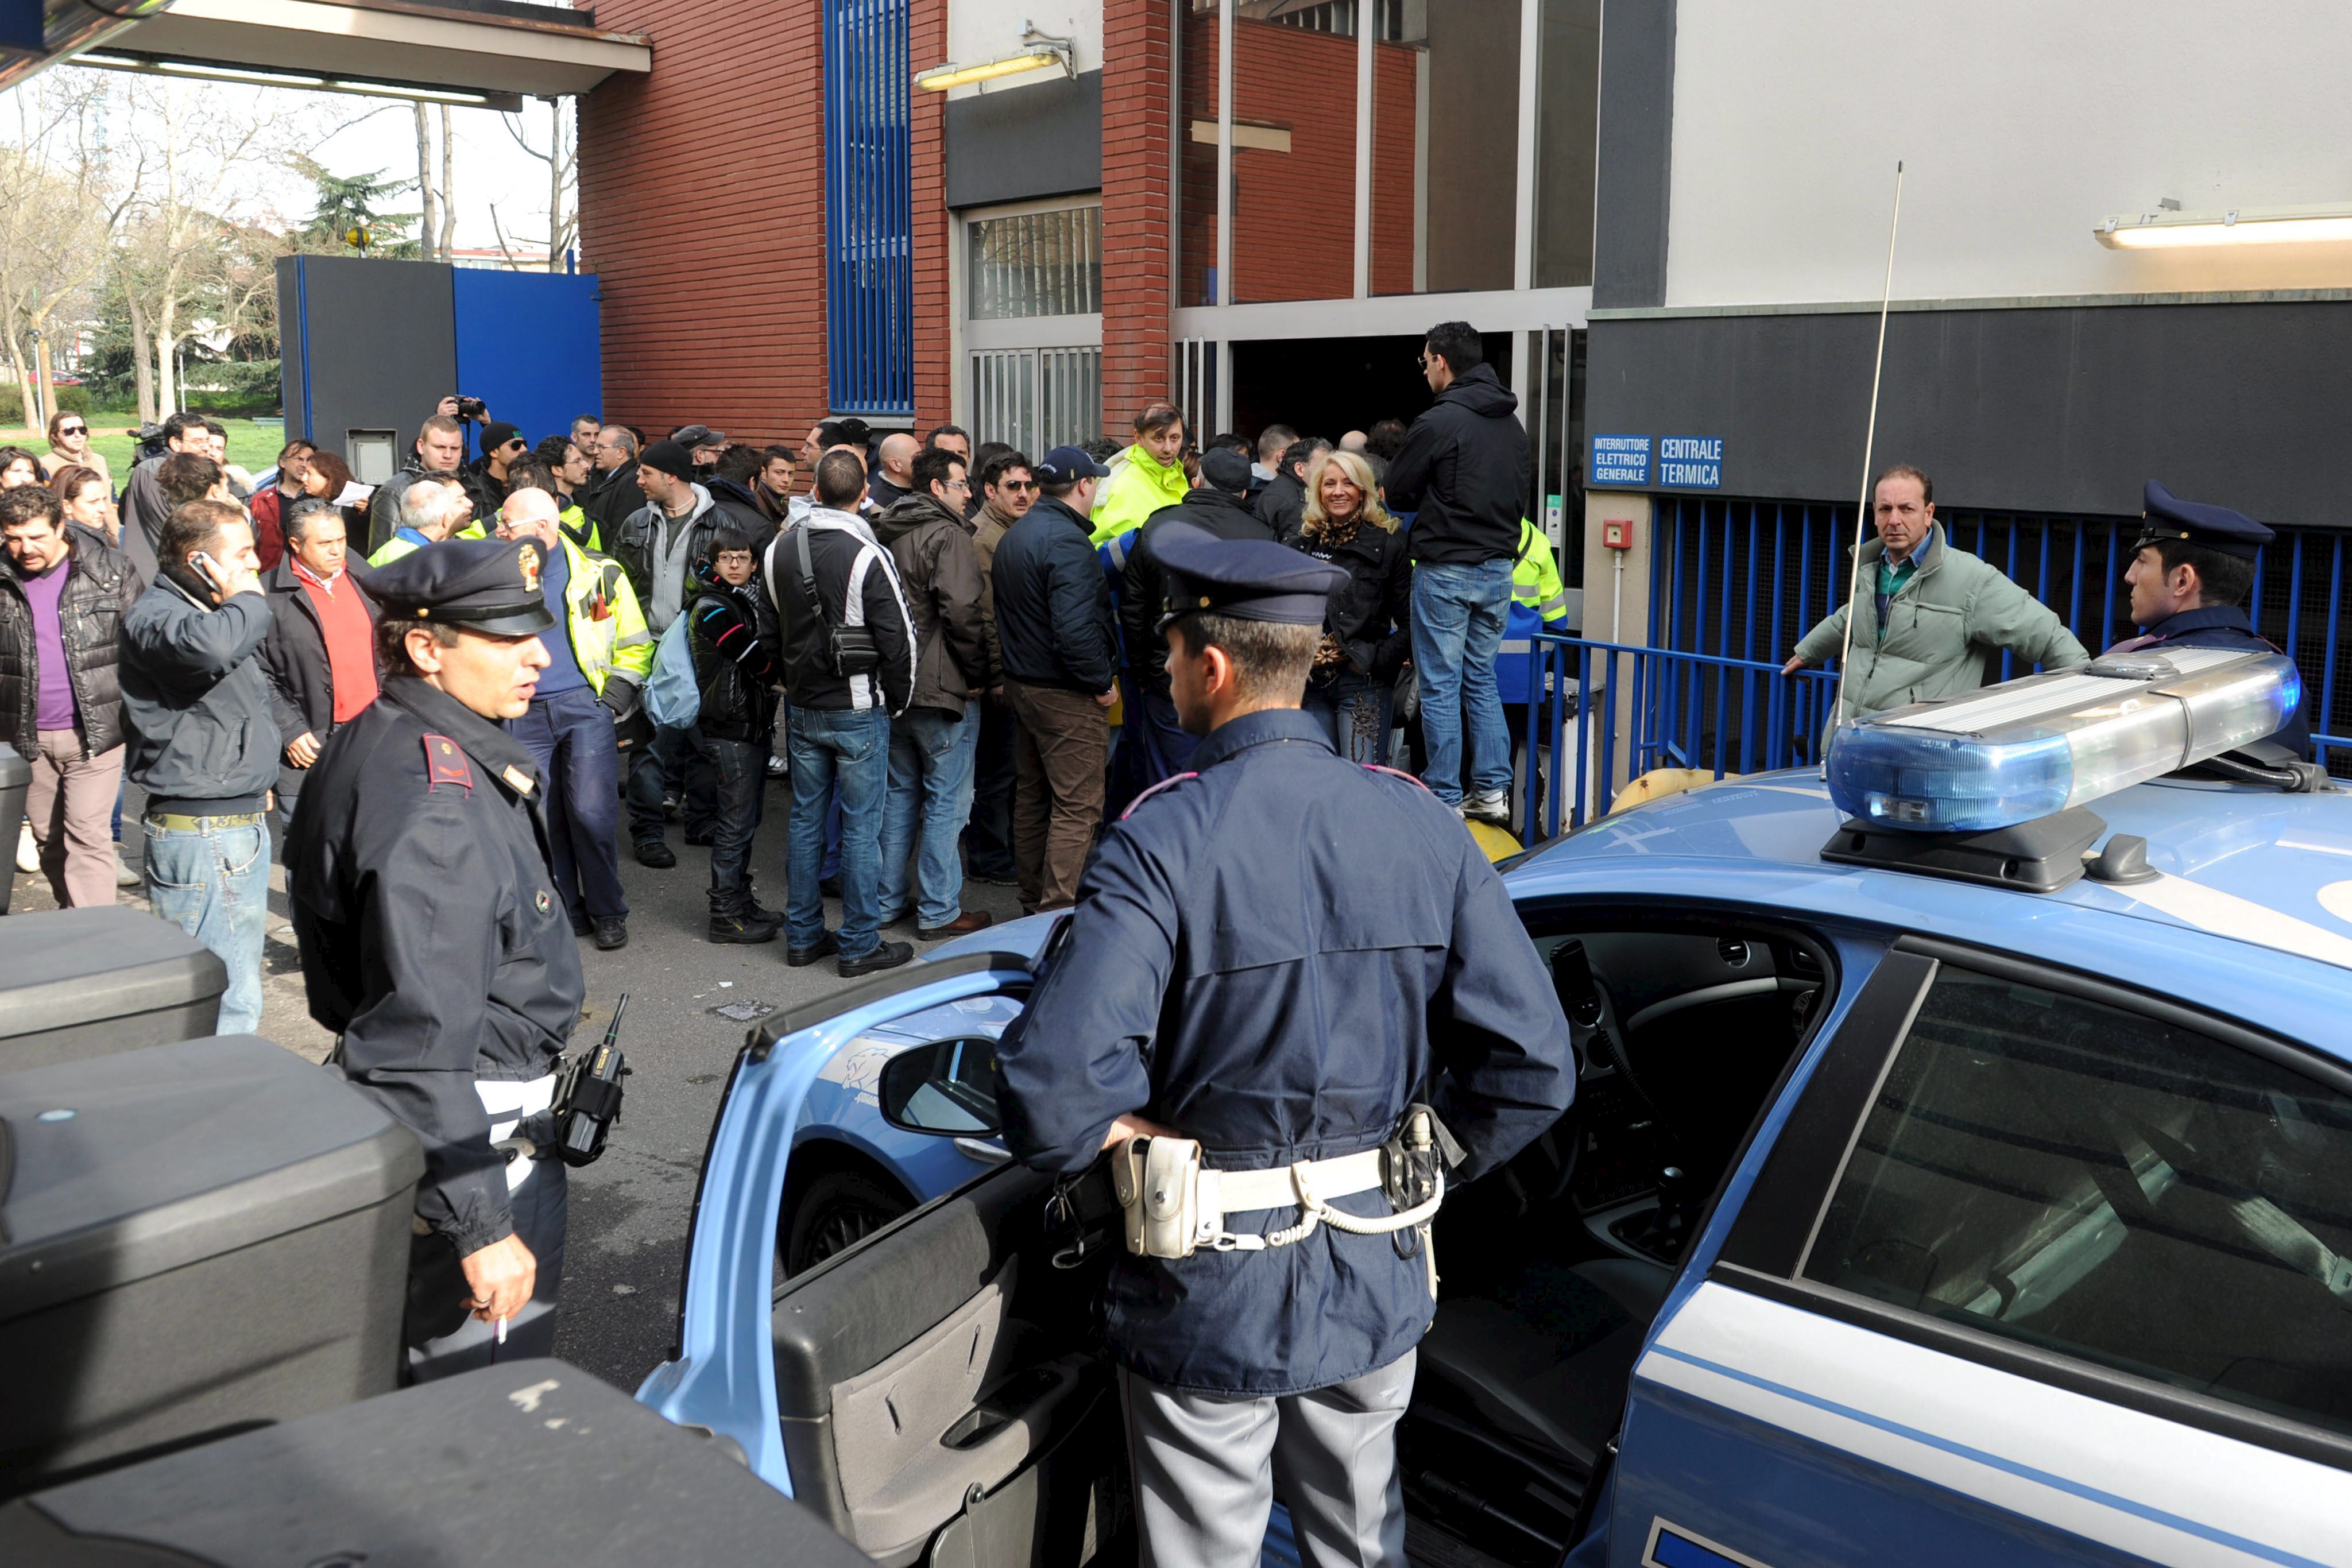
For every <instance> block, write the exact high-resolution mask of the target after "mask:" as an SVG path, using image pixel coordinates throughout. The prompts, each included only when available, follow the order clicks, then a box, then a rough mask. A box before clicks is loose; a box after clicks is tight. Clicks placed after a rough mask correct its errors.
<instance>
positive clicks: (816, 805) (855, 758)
mask: <svg viewBox="0 0 2352 1568" xmlns="http://www.w3.org/2000/svg"><path fill="white" fill-rule="evenodd" d="M791 744H792V758H793V823H792V848H791V852H790V858H789V859H788V860H787V861H786V862H785V866H786V873H785V874H786V876H787V877H788V878H789V880H790V882H791V884H792V885H791V887H790V889H789V894H790V896H789V899H788V901H787V903H786V904H785V906H784V918H785V939H786V940H787V941H789V942H790V943H791V944H792V946H795V947H814V946H816V944H817V941H818V939H819V938H821V937H822V936H824V894H823V893H822V892H820V891H819V890H818V888H817V879H818V876H819V874H820V873H819V867H820V866H822V865H823V863H824V811H825V804H826V800H827V798H828V797H830V796H831V795H832V793H833V791H834V789H835V786H836V785H838V786H839V788H840V790H841V956H843V957H845V958H863V957H865V956H866V955H867V954H869V953H871V952H873V951H874V949H875V948H877V947H878V946H881V945H882V936H881V931H882V894H881V886H880V883H881V880H882V879H881V861H882V807H883V802H884V800H886V798H887V796H888V794H889V791H890V716H889V714H888V713H887V712H886V711H884V710H883V709H881V708H878V707H871V708H824V707H795V708H794V709H793V722H792V730H791Z"/></svg>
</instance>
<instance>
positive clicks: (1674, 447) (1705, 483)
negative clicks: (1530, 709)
mask: <svg viewBox="0 0 2352 1568" xmlns="http://www.w3.org/2000/svg"><path fill="white" fill-rule="evenodd" d="M1658 483H1659V484H1661V485H1672V486H1676V487H1677V488H1680V489H1688V490H1720V489H1721V488H1723V437H1721V436H1720V435H1666V436H1661V437H1659V439H1658Z"/></svg>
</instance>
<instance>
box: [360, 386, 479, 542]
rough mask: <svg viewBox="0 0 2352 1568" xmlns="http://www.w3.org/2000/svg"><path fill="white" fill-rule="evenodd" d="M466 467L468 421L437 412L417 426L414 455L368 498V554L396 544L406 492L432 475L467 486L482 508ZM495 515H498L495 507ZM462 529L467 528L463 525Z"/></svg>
mask: <svg viewBox="0 0 2352 1568" xmlns="http://www.w3.org/2000/svg"><path fill="white" fill-rule="evenodd" d="M443 402H444V404H445V406H455V405H454V404H450V403H449V402H448V400H446V399H444V400H443ZM465 465H466V426H465V423H464V422H463V421H461V420H459V419H458V418H457V416H456V415H455V414H448V413H436V414H432V415H430V416H428V417H427V418H426V419H425V423H423V424H420V425H418V426H417V427H416V443H415V447H414V448H413V455H411V456H410V457H409V458H408V459H407V461H405V462H404V463H402V464H401V465H400V471H399V472H398V473H396V474H394V476H392V477H391V478H389V479H386V480H385V481H384V482H383V484H381V485H379V486H376V487H375V494H374V495H373V496H371V497H369V498H368V538H367V549H366V551H365V553H366V554H368V555H371V556H373V554H375V553H376V551H378V550H380V549H383V547H384V546H385V545H387V544H389V543H391V542H392V536H393V535H394V533H396V532H397V531H399V528H400V497H402V496H403V495H404V494H405V493H406V491H407V489H408V487H409V486H411V485H413V484H415V482H416V481H417V480H419V479H422V478H424V477H425V476H426V475H428V474H429V475H432V476H435V477H436V478H455V479H457V481H458V483H459V484H461V485H465V488H466V497H467V500H468V501H470V502H473V503H475V505H476V507H477V508H478V506H479V497H478V495H477V494H476V486H472V485H466V482H465V478H464V476H463V475H462V474H461V473H460V472H459V471H460V470H461V469H463V468H464V467H465ZM492 515H493V516H495V515H496V510H495V508H493V511H492ZM474 520H475V521H477V522H479V521H480V520H481V513H480V512H479V510H478V509H477V510H476V512H475V514H474ZM459 526H460V527H463V526H464V525H463V524H462V523H461V524H460V525H459Z"/></svg>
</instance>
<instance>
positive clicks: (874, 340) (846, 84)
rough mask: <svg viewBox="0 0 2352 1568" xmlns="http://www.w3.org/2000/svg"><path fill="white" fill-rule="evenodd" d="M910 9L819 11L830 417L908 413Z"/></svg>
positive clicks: (846, 2)
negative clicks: (822, 22)
mask: <svg viewBox="0 0 2352 1568" xmlns="http://www.w3.org/2000/svg"><path fill="white" fill-rule="evenodd" d="M908 28H909V20H908V0H826V5H825V9H824V81H825V86H824V138H825V167H824V219H825V224H824V229H825V306H826V349H827V355H826V363H827V389H828V393H829V395H830V396H831V398H832V401H833V408H834V412H835V413H862V414H875V413H882V414H901V415H911V414H913V413H914V412H915V348H914V335H915V292H914V289H915V268H914V188H913V179H912V173H911V170H912V166H913V161H914V145H913V143H914V133H913V121H914V104H913V101H912V100H913V85H912V84H913V74H912V72H913V67H912V64H911V63H910V59H909V43H908Z"/></svg>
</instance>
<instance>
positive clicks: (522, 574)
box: [365, 539, 555, 637]
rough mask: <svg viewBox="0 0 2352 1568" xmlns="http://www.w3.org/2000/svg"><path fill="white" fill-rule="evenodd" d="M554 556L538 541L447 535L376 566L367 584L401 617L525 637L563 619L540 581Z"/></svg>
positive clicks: (385, 610) (385, 609)
mask: <svg viewBox="0 0 2352 1568" xmlns="http://www.w3.org/2000/svg"><path fill="white" fill-rule="evenodd" d="M546 555H547V550H546V547H545V546H543V545H541V543H540V542H539V541H538V540H537V539H445V540H443V541H442V542H441V543H439V544H432V545H426V546H425V547H424V548H423V549H415V550H411V551H410V552H409V553H408V554H406V555H404V556H402V557H401V558H400V559H398V560H395V561H392V562H389V563H388V564H386V565H383V566H380V567H377V568H375V569H373V570H371V571H370V572H369V573H368V574H367V577H366V579H365V586H366V587H367V590H368V591H369V592H371V593H373V594H374V595H375V596H376V600H377V601H378V602H379V603H380V604H381V605H382V606H383V613H384V614H385V615H386V616H387V617H389V618H390V619H392V620H394V621H423V622H426V623H427V624H430V625H436V626H445V625H446V626H463V627H465V628H467V630H469V631H474V632H489V633H491V634H493V635H495V636H500V637H520V636H523V635H525V634H527V633H530V632H544V631H546V630H547V629H548V628H549V627H551V626H552V625H554V624H555V617H554V616H553V615H552V614H551V613H550V612H549V611H548V608H547V601H546V600H545V599H544V598H542V597H541V593H540V587H539V577H540V570H541V567H542V566H543V565H544V564H545V560H546Z"/></svg>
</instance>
